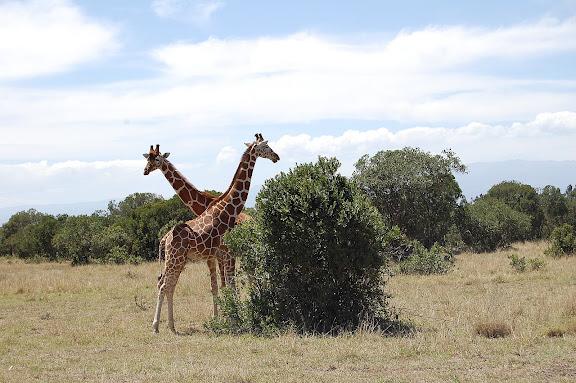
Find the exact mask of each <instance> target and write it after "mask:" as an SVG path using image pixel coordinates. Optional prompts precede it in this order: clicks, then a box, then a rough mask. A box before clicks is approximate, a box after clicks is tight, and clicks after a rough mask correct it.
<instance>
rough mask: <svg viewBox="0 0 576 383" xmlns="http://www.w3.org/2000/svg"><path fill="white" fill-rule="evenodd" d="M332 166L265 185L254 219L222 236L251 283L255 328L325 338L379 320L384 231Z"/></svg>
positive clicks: (312, 167)
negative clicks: (269, 327) (364, 321)
mask: <svg viewBox="0 0 576 383" xmlns="http://www.w3.org/2000/svg"><path fill="white" fill-rule="evenodd" d="M339 166H340V163H339V162H338V161H337V160H336V159H335V158H331V159H328V158H319V160H318V162H316V163H313V164H312V163H309V164H303V165H298V166H297V167H296V168H294V169H292V170H290V171H289V172H288V173H281V174H280V175H278V176H276V177H275V178H274V179H271V180H268V181H266V183H265V185H264V187H263V188H262V190H261V191H260V193H259V194H258V196H257V198H256V206H257V213H256V217H255V219H254V220H253V221H249V222H248V223H246V224H242V225H239V226H238V227H237V228H235V229H233V230H232V231H231V232H230V233H229V234H227V236H226V243H227V244H228V245H229V246H230V248H231V251H232V252H233V254H235V255H237V256H241V257H242V267H243V269H244V271H245V272H246V274H247V275H248V280H249V281H250V282H251V283H250V299H251V303H252V307H253V317H254V323H257V324H259V325H265V324H267V323H268V324H270V323H272V324H273V325H274V326H277V327H285V326H289V325H293V326H295V327H296V328H297V329H299V330H300V331H302V332H314V331H319V332H329V331H333V330H339V329H344V328H355V327H356V326H357V325H358V324H359V323H360V321H362V319H364V318H366V317H372V318H374V317H376V318H380V319H382V320H384V319H385V318H386V311H385V307H386V301H385V299H386V296H385V294H384V293H383V290H382V289H383V285H384V280H383V279H382V276H383V271H384V270H385V263H386V257H385V256H383V254H382V249H383V238H384V234H385V232H386V227H385V225H384V222H383V221H382V218H381V216H380V215H379V213H378V211H377V210H376V209H375V208H374V207H373V206H372V205H371V203H370V201H369V200H368V198H366V196H364V195H363V193H361V192H360V191H359V190H358V189H357V188H356V187H355V185H354V184H353V183H352V182H350V181H349V180H348V179H347V178H345V177H343V176H341V175H339V174H337V170H338V167H339Z"/></svg>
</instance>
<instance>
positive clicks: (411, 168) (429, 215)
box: [353, 148, 466, 248]
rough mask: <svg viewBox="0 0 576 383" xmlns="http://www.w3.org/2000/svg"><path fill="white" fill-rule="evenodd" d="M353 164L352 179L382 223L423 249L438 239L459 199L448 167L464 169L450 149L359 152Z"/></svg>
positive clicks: (462, 170) (442, 235)
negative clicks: (437, 150)
mask: <svg viewBox="0 0 576 383" xmlns="http://www.w3.org/2000/svg"><path fill="white" fill-rule="evenodd" d="M355 166H356V170H355V171H354V176H353V177H354V180H355V182H356V183H357V184H358V186H359V187H360V189H361V190H362V191H364V192H365V193H366V195H368V196H369V198H370V199H371V200H372V202H373V203H374V206H376V208H377V209H378V211H380V213H381V214H382V215H383V216H384V218H385V220H386V221H387V222H390V223H391V224H392V225H397V226H399V227H400V229H401V230H402V232H403V233H405V234H406V235H407V236H408V237H410V238H412V239H416V240H418V241H419V242H420V243H422V244H423V245H424V246H426V247H427V248H429V247H431V246H432V245H433V244H434V243H435V242H441V241H442V240H443V237H444V235H445V234H446V233H447V231H448V228H449V227H450V225H451V224H452V222H453V219H452V218H453V213H454V210H455V209H456V207H457V205H458V201H459V200H460V199H461V198H462V191H461V190H460V187H459V186H458V183H457V182H456V179H455V178H454V175H453V171H454V172H464V171H465V169H466V168H465V166H464V165H463V164H462V163H461V162H460V159H458V158H457V157H456V156H455V155H454V153H452V152H451V151H444V152H443V154H442V155H432V154H430V153H426V152H424V151H422V150H420V149H416V148H404V149H402V150H388V151H380V152H378V153H376V154H375V155H374V156H372V157H369V156H367V155H366V156H363V157H362V158H360V159H359V160H358V162H357V163H356V165H355Z"/></svg>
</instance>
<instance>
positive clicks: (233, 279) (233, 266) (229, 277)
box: [226, 253, 236, 291]
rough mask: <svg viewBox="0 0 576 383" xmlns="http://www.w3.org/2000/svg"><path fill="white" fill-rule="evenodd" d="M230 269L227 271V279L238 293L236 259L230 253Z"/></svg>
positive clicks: (228, 263)
mask: <svg viewBox="0 0 576 383" xmlns="http://www.w3.org/2000/svg"><path fill="white" fill-rule="evenodd" d="M228 257H229V258H228V262H227V265H228V268H227V270H226V279H227V280H228V284H229V285H230V288H232V290H233V291H236V259H235V258H234V257H233V256H232V255H231V254H230V253H228Z"/></svg>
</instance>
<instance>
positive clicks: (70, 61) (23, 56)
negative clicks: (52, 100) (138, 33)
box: [0, 0, 118, 81]
mask: <svg viewBox="0 0 576 383" xmlns="http://www.w3.org/2000/svg"><path fill="white" fill-rule="evenodd" d="M0 25H1V26H2V27H1V28H2V33H0V81H2V80H15V79H23V78H29V77H35V76H41V75H47V74H53V73H60V72H64V71H67V70H70V69H71V68H73V67H74V66H77V65H79V64H81V63H85V62H87V61H91V60H95V59H98V58H100V57H102V56H104V55H106V54H107V53H109V52H111V51H113V50H114V49H116V48H117V47H118V42H117V41H116V38H115V34H116V33H115V30H114V28H112V27H110V26H107V25H104V24H102V23H99V22H96V21H93V20H90V19H89V18H88V17H86V16H85V15H84V14H83V13H82V12H81V11H80V10H79V9H78V8H77V7H75V6H74V5H73V4H71V3H70V2H68V1H66V0H50V1H49V0H29V1H3V2H0Z"/></svg>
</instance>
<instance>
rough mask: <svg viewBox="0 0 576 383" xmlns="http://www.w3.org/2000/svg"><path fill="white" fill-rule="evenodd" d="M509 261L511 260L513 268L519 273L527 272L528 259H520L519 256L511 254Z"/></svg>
mask: <svg viewBox="0 0 576 383" xmlns="http://www.w3.org/2000/svg"><path fill="white" fill-rule="evenodd" d="M508 259H510V266H512V268H513V269H514V270H516V271H519V272H524V271H526V264H527V261H526V257H519V256H518V254H510V255H509V256H508Z"/></svg>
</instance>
